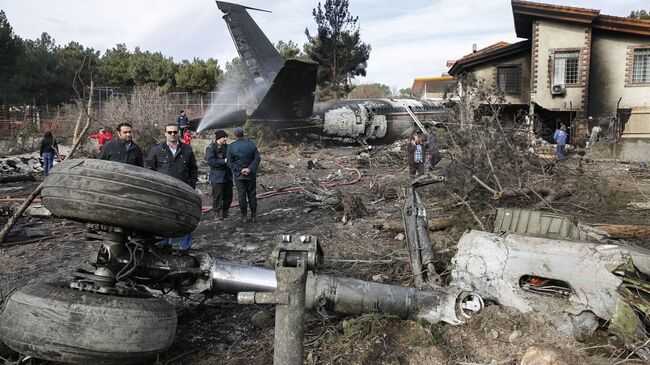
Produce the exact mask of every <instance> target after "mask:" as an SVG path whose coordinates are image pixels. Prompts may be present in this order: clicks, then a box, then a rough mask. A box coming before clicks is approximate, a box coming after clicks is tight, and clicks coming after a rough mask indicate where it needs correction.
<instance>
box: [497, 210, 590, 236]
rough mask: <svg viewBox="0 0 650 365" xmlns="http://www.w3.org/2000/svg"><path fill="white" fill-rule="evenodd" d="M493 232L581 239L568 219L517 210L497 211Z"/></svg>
mask: <svg viewBox="0 0 650 365" xmlns="http://www.w3.org/2000/svg"><path fill="white" fill-rule="evenodd" d="M493 231H494V233H498V232H511V233H520V234H525V235H530V236H542V237H549V238H563V239H573V240H580V238H581V237H580V229H579V228H578V226H577V225H576V224H575V223H574V222H573V221H572V220H571V218H569V217H566V216H563V215H561V214H554V213H548V212H542V211H538V210H529V209H518V208H499V209H497V217H496V219H495V221H494V230H493Z"/></svg>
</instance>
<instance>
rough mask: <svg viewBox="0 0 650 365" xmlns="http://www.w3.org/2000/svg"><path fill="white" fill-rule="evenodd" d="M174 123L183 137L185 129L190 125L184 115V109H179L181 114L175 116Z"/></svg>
mask: <svg viewBox="0 0 650 365" xmlns="http://www.w3.org/2000/svg"><path fill="white" fill-rule="evenodd" d="M176 125H177V126H178V130H179V131H180V132H181V138H183V137H185V131H187V129H188V128H189V127H190V120H189V119H188V118H187V115H185V110H181V115H179V116H178V118H176Z"/></svg>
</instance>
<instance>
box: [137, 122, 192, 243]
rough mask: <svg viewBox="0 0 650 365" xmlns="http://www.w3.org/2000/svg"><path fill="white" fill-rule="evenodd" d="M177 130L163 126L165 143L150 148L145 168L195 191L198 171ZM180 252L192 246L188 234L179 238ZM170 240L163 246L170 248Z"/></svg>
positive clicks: (172, 126) (171, 124) (175, 127)
mask: <svg viewBox="0 0 650 365" xmlns="http://www.w3.org/2000/svg"><path fill="white" fill-rule="evenodd" d="M178 137H179V129H178V126H177V125H176V123H170V124H167V125H166V126H165V141H164V142H161V143H159V144H157V145H155V146H153V147H152V148H151V150H150V151H149V155H148V156H147V168H149V169H151V170H155V171H159V172H162V173H163V174H166V175H169V176H172V177H175V178H177V179H178V180H180V181H182V182H184V183H186V184H188V185H189V186H191V187H192V189H196V181H197V179H198V177H199V169H198V167H197V166H196V158H195V157H194V151H192V147H190V146H189V145H187V144H184V143H182V142H181V141H179V140H178ZM180 240H181V244H180V248H181V250H188V249H189V248H190V246H192V235H191V234H188V235H187V236H183V237H181V238H180ZM171 245H172V239H171V238H165V239H164V240H163V246H171Z"/></svg>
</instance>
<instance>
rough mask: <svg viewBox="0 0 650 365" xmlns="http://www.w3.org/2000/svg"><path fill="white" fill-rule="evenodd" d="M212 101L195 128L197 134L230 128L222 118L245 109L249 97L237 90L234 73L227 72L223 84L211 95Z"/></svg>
mask: <svg viewBox="0 0 650 365" xmlns="http://www.w3.org/2000/svg"><path fill="white" fill-rule="evenodd" d="M212 95H213V97H212V101H211V103H210V107H209V108H208V111H207V112H206V113H205V116H203V118H202V119H201V123H200V124H199V127H198V128H197V132H201V131H203V130H205V129H218V128H225V127H230V126H231V125H229V124H228V123H227V122H228V120H226V119H225V118H224V117H225V116H226V115H228V114H230V113H232V112H235V111H237V110H242V109H246V105H247V104H248V101H249V99H250V96H249V95H248V93H246V92H242V91H241V89H240V88H239V79H238V75H237V73H236V72H228V73H226V75H225V78H224V80H223V82H222V83H221V84H220V85H219V87H217V89H216V90H215V93H214V94H212Z"/></svg>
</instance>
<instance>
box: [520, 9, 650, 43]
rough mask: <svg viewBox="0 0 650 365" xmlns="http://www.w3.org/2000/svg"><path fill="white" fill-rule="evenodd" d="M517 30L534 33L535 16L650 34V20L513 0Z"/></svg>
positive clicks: (593, 10)
mask: <svg viewBox="0 0 650 365" xmlns="http://www.w3.org/2000/svg"><path fill="white" fill-rule="evenodd" d="M511 4H512V15H513V18H514V21H515V32H516V33H517V37H519V38H528V39H530V38H531V37H532V29H533V27H532V24H533V20H534V19H539V18H541V19H551V20H559V21H563V22H569V23H574V24H583V25H590V26H592V27H593V28H596V29H606V30H611V31H617V32H624V33H632V34H640V35H650V21H648V20H640V19H631V18H623V17H616V16H610V15H601V14H600V10H598V9H589V8H579V7H574V6H565V5H555V4H547V3H538V2H533V1H524V0H511Z"/></svg>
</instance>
